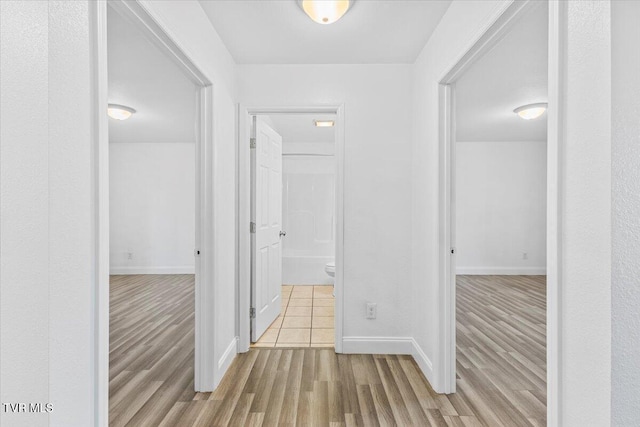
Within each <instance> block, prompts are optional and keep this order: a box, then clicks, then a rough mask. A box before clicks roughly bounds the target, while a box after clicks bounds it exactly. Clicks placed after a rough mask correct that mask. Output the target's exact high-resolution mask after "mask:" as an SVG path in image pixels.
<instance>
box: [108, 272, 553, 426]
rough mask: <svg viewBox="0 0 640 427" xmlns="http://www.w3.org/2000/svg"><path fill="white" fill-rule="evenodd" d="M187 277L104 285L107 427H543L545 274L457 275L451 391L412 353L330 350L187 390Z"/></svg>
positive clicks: (253, 356)
mask: <svg viewBox="0 0 640 427" xmlns="http://www.w3.org/2000/svg"><path fill="white" fill-rule="evenodd" d="M193 288H194V284H193V276H192V275H139V276H112V277H111V332H110V334H111V337H110V370H109V377H110V389H109V397H110V400H109V409H110V419H109V424H110V425H111V426H125V425H129V426H136V427H137V426H158V425H162V426H181V427H182V426H191V425H201V426H209V425H237V426H245V425H264V426H273V425H278V424H281V425H299V426H307V425H319V426H322V425H344V426H352V425H354V426H355V425H364V426H370V425H394V423H395V424H397V425H402V426H408V425H416V426H426V425H443V426H444V425H449V426H477V425H485V426H501V425H502V426H543V425H545V416H546V414H545V411H546V407H545V404H544V402H545V400H546V395H545V394H546V392H545V387H546V380H545V323H544V322H545V317H544V307H545V303H544V298H545V285H544V277H543V276H502V277H500V276H460V277H459V279H458V377H459V379H458V382H457V383H458V392H457V393H456V394H454V395H449V396H446V395H438V394H436V393H435V392H434V391H433V390H432V388H431V386H430V385H429V383H428V382H427V381H426V379H425V378H424V376H423V375H422V374H421V373H420V371H419V369H418V366H417V365H416V363H415V362H414V361H413V358H412V357H411V356H402V355H401V356H395V355H385V356H379V355H346V354H335V353H334V351H333V349H330V348H327V349H322V348H318V349H314V348H306V349H304V348H300V349H263V348H254V349H251V351H250V352H248V353H244V354H239V355H238V357H237V358H236V360H235V361H234V362H233V364H232V366H231V368H230V369H229V372H228V373H227V375H226V376H225V378H224V379H223V381H222V383H221V384H220V386H219V387H218V389H217V390H216V391H215V392H214V393H195V392H194V391H193V343H194V341H193V340H194V338H193V327H194V325H193V322H194V320H193V319H194V313H193V310H194V308H193V307H194V305H193V298H194V294H193V291H194V289H193Z"/></svg>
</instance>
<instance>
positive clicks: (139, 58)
mask: <svg viewBox="0 0 640 427" xmlns="http://www.w3.org/2000/svg"><path fill="white" fill-rule="evenodd" d="M107 20H108V28H107V35H108V40H107V42H108V63H109V103H113V104H121V105H126V106H129V107H132V108H134V109H136V110H137V113H136V114H134V115H133V116H132V117H131V118H130V119H128V120H124V121H118V120H113V119H111V118H110V119H109V141H110V142H195V118H196V87H195V85H194V84H193V83H192V82H191V81H190V80H189V79H188V78H187V76H186V75H185V74H184V73H183V71H182V70H181V69H180V68H178V66H177V65H176V64H175V63H174V62H173V61H172V60H171V59H169V57H168V56H166V55H165V54H164V53H162V52H161V51H160V50H159V49H158V48H157V47H156V46H155V45H154V44H152V43H151V42H150V41H149V40H148V39H146V38H145V36H144V35H143V33H142V32H140V30H138V28H136V27H135V26H134V25H133V24H132V23H130V22H128V21H127V20H125V19H124V18H123V17H122V16H120V15H119V14H118V13H117V12H115V11H114V10H112V9H111V8H109V12H108V16H107Z"/></svg>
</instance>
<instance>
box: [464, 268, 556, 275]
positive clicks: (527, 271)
mask: <svg viewBox="0 0 640 427" xmlns="http://www.w3.org/2000/svg"><path fill="white" fill-rule="evenodd" d="M456 274H466V275H471V276H472V275H479V276H544V275H545V274H547V268H546V267H457V266H456Z"/></svg>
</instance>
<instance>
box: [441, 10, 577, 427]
mask: <svg viewBox="0 0 640 427" xmlns="http://www.w3.org/2000/svg"><path fill="white" fill-rule="evenodd" d="M548 5H549V42H548V43H549V52H548V55H549V64H548V109H547V119H548V122H547V123H548V125H547V133H548V138H547V139H548V141H547V233H546V234H547V423H548V425H550V426H558V425H560V419H561V418H560V392H561V386H562V384H561V382H560V361H561V335H560V327H561V323H560V322H561V312H560V307H561V305H560V302H561V300H560V298H561V292H560V291H561V275H560V272H561V266H562V259H561V247H562V234H561V224H562V215H561V211H560V207H561V201H560V188H561V187H560V185H561V182H560V178H561V172H562V170H561V160H562V150H561V149H562V144H563V135H562V127H561V118H562V106H563V100H562V96H561V93H562V92H561V87H562V84H563V80H562V79H563V75H564V74H563V68H562V65H561V64H563V58H564V56H563V55H565V51H564V46H565V36H564V31H563V29H562V28H561V22H564V21H563V17H564V16H565V15H564V14H565V12H564V10H565V9H564V7H565V6H564V5H563V4H562V1H550V2H549V3H548ZM534 7H536V2H535V1H534V0H524V1H514V2H511V3H506V2H505V4H504V5H501V6H500V7H499V8H498V9H497V10H496V11H495V13H494V15H493V17H492V19H491V20H490V22H491V24H490V25H488V26H487V27H486V28H485V29H484V30H483V31H482V32H481V34H479V35H478V37H477V38H475V39H474V40H472V41H471V42H470V43H469V45H468V46H467V48H466V49H464V50H463V52H464V54H463V55H461V56H460V57H458V59H457V60H456V61H455V63H454V64H453V65H452V66H451V67H449V69H448V70H447V71H446V72H445V73H444V74H443V75H442V77H441V78H440V79H439V80H438V82H439V85H438V86H439V87H438V113H439V129H438V132H439V137H438V139H439V152H440V154H439V161H438V164H439V167H438V169H439V191H438V192H439V206H440V208H439V223H440V227H439V242H438V246H439V252H438V253H439V261H438V263H439V276H440V281H439V285H438V287H439V290H438V293H439V305H440V307H443V309H442V310H440V311H439V314H438V321H439V326H438V330H439V332H438V341H439V343H440V345H439V346H438V347H439V348H438V354H437V355H436V357H437V360H438V365H439V369H438V377H437V378H436V380H437V381H438V382H439V384H440V387H439V389H440V390H441V391H442V392H444V393H455V391H456V256H455V213H456V212H455V144H454V142H455V141H454V135H455V114H454V112H455V82H456V80H457V79H458V78H459V77H460V76H461V75H462V74H463V73H464V72H465V71H467V70H468V69H469V68H470V67H471V66H472V65H473V64H474V63H475V61H476V60H477V59H479V58H480V57H482V56H483V55H484V54H485V53H487V52H488V51H489V50H491V49H492V48H493V47H494V46H495V45H496V44H497V43H498V42H499V41H500V40H501V39H502V38H503V37H504V36H505V35H506V34H508V32H509V30H510V29H511V28H512V26H513V25H515V24H516V21H517V20H518V19H519V18H521V17H522V16H523V15H524V14H526V13H527V12H529V11H530V10H531V9H532V8H534Z"/></svg>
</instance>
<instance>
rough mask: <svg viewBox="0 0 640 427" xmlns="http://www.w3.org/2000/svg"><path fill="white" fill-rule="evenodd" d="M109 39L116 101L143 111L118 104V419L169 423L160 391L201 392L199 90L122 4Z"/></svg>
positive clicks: (112, 406) (114, 377) (114, 332)
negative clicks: (158, 404)
mask: <svg viewBox="0 0 640 427" xmlns="http://www.w3.org/2000/svg"><path fill="white" fill-rule="evenodd" d="M107 37H108V53H107V61H108V70H109V75H108V83H109V93H108V95H109V106H110V107H113V108H124V107H128V108H130V109H132V110H135V112H133V113H132V114H131V115H130V117H129V118H127V119H122V117H120V116H118V115H114V114H113V108H110V109H109V116H110V118H109V160H110V161H109V201H110V204H109V246H110V247H109V259H110V286H109V331H110V333H109V378H110V381H109V423H110V424H112V425H124V424H127V423H130V424H138V423H139V422H142V420H144V421H145V422H149V420H150V418H149V417H151V419H153V420H155V421H157V422H160V421H161V420H162V419H163V418H164V416H165V415H166V411H165V412H164V413H163V411H155V413H153V414H151V413H150V411H149V410H145V408H147V407H152V406H153V405H154V402H155V401H157V400H158V398H157V397H154V396H157V394H156V392H158V391H162V392H163V393H170V391H171V390H174V389H176V385H178V386H179V387H180V388H181V389H183V390H184V389H186V390H191V391H192V392H193V394H194V395H195V394H196V391H195V386H194V360H195V301H196V298H195V293H196V282H197V281H199V280H200V276H199V271H198V269H197V268H196V259H197V256H196V253H195V252H194V249H195V248H196V247H197V245H196V239H197V232H196V223H197V215H196V212H197V208H196V194H197V167H196V142H197V139H198V138H197V130H196V122H197V120H196V117H197V114H198V112H197V95H198V87H197V86H196V85H195V84H194V82H193V81H192V80H191V79H190V78H189V76H188V74H187V73H185V71H184V69H182V68H181V67H179V66H177V64H175V62H174V61H172V60H171V58H170V57H169V56H167V55H166V53H165V52H163V51H162V50H161V49H159V48H158V47H157V46H156V45H154V44H153V43H152V42H151V41H150V40H148V38H147V37H145V34H144V33H143V32H142V31H141V30H140V29H139V28H138V27H136V26H135V25H132V23H131V22H130V21H128V20H127V19H126V16H123V15H121V14H119V13H118V11H117V10H116V9H114V8H112V7H110V8H109V9H108V12H107ZM114 104H115V105H118V106H119V107H114ZM125 111H126V110H125ZM129 112H131V111H129ZM114 117H115V118H114ZM144 378H153V382H148V383H147V384H148V385H146V386H145V385H144V384H145V382H144V381H143V379H144ZM150 384H153V386H150ZM147 394H148V396H146V400H144V399H140V398H139V396H140V395H147ZM168 409H169V408H167V411H168Z"/></svg>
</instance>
